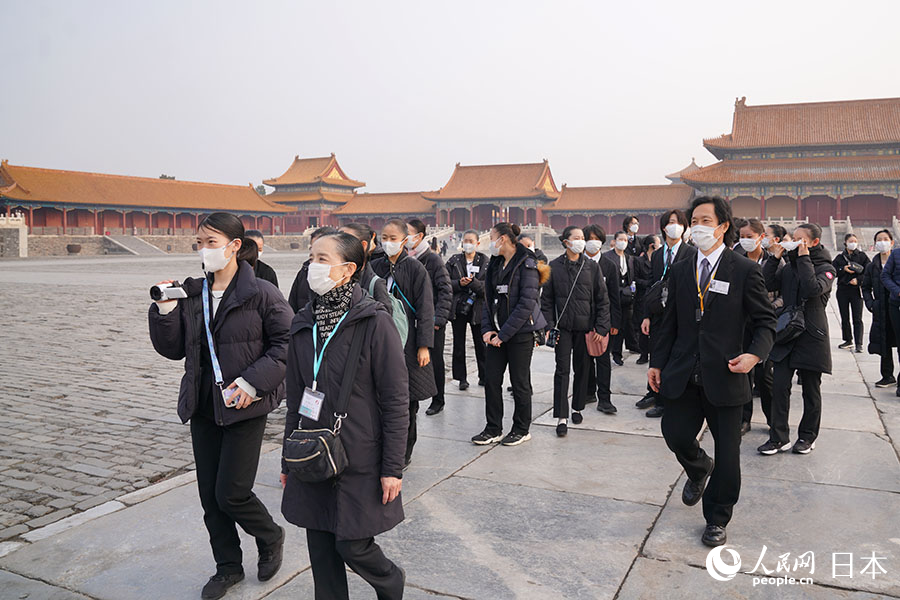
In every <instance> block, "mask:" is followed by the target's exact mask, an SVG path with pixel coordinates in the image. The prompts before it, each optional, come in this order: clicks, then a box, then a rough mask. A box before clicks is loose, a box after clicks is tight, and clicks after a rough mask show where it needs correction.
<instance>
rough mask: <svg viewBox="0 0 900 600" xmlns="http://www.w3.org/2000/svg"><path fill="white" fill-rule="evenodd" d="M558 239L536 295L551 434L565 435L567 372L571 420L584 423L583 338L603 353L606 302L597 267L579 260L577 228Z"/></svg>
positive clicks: (580, 236) (581, 240)
mask: <svg viewBox="0 0 900 600" xmlns="http://www.w3.org/2000/svg"><path fill="white" fill-rule="evenodd" d="M559 239H560V241H561V242H562V245H563V247H564V248H565V249H566V252H565V254H563V255H562V256H560V257H558V258H556V259H554V260H552V261H551V262H550V282H549V283H548V285H546V286H545V287H544V290H543V292H542V294H541V311H542V312H543V314H544V319H545V320H546V321H547V327H548V331H547V345H548V346H553V347H554V349H555V351H556V371H555V372H554V373H553V417H554V418H555V419H557V424H556V435H558V436H559V437H564V436H565V435H566V434H567V433H568V419H569V371H570V369H571V368H572V366H574V370H575V387H574V389H573V393H572V422H573V423H575V424H576V425H577V424H579V423H581V422H582V420H583V417H582V415H581V411H582V410H584V407H585V404H586V403H587V395H588V373H589V372H590V366H591V357H590V355H589V354H588V346H587V342H588V336H589V337H590V340H591V341H592V342H593V343H595V344H598V345H599V346H600V347H601V348H602V350H604V351H605V350H606V348H605V346H606V343H607V342H608V340H609V338H608V337H607V335H608V334H609V298H608V297H607V295H606V282H605V281H604V280H603V274H602V273H601V272H600V267H599V266H598V265H597V263H596V262H595V261H593V260H591V259H589V258H587V257H585V256H584V247H585V241H584V233H583V232H582V230H581V229H580V228H579V227H575V226H574V225H570V226H569V227H566V228H565V230H564V231H563V234H562V235H561V236H560V237H559ZM600 354H603V352H600Z"/></svg>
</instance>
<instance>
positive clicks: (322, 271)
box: [306, 263, 349, 296]
mask: <svg viewBox="0 0 900 600" xmlns="http://www.w3.org/2000/svg"><path fill="white" fill-rule="evenodd" d="M346 264H349V263H341V264H340V265H325V264H322V263H309V271H307V273H306V280H307V281H308V282H309V289H311V290H312V291H314V292H315V293H317V294H318V295H320V296H321V295H323V294H327V293H328V292H330V291H331V290H333V289H334V288H335V286H337V284H338V282H337V281H335V280H334V279H332V278H331V268H332V267H339V266H341V265H346Z"/></svg>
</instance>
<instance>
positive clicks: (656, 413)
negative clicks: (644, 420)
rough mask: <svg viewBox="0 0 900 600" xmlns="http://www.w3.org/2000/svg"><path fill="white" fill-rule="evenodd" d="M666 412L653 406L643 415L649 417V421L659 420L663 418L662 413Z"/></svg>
mask: <svg viewBox="0 0 900 600" xmlns="http://www.w3.org/2000/svg"><path fill="white" fill-rule="evenodd" d="M664 412H666V409H665V407H664V406H654V407H653V408H651V409H650V410H648V411H647V412H645V413H644V416H645V417H650V418H651V419H659V418H660V417H662V416H663V413H664Z"/></svg>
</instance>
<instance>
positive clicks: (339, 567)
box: [306, 529, 403, 600]
mask: <svg viewBox="0 0 900 600" xmlns="http://www.w3.org/2000/svg"><path fill="white" fill-rule="evenodd" d="M306 546H307V548H308V549H309V562H310V566H311V567H312V573H313V582H314V583H315V587H316V596H315V598H316V600H349V599H350V593H349V591H348V589H347V570H346V568H345V567H344V565H345V564H346V565H347V566H348V567H350V568H351V569H353V572H354V573H356V574H357V575H359V576H360V577H362V578H363V579H365V580H366V582H368V584H369V585H371V586H372V587H373V588H375V593H376V594H377V598H378V599H379V600H400V599H401V598H403V571H401V570H400V567H398V566H397V565H395V564H394V563H392V562H391V561H390V559H388V557H386V556H385V555H384V552H382V551H381V548H380V547H379V546H378V544H376V543H375V538H368V539H365V540H340V541H338V540H337V538H335V536H334V534H333V533H331V532H329V531H318V530H315V529H307V530H306Z"/></svg>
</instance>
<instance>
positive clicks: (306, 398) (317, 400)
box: [300, 388, 325, 421]
mask: <svg viewBox="0 0 900 600" xmlns="http://www.w3.org/2000/svg"><path fill="white" fill-rule="evenodd" d="M323 404H325V394H323V393H322V392H317V391H316V390H313V389H310V388H306V389H304V390H303V400H301V401H300V416H301V417H306V418H307V419H312V420H313V421H318V420H319V413H321V412H322V405H323Z"/></svg>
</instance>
